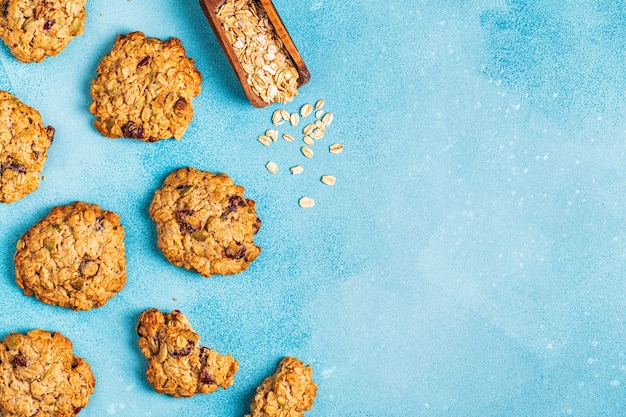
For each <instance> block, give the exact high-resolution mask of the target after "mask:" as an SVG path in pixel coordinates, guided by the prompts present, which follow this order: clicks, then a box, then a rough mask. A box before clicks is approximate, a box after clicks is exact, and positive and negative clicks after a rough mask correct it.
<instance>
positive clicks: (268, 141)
mask: <svg viewBox="0 0 626 417" xmlns="http://www.w3.org/2000/svg"><path fill="white" fill-rule="evenodd" d="M259 142H261V143H262V144H263V145H265V146H270V144H271V143H272V139H271V138H269V137H267V136H265V135H260V136H259Z"/></svg>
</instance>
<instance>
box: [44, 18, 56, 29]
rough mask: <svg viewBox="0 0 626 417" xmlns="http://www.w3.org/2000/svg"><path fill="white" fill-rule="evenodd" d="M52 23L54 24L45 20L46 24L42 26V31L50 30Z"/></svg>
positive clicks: (52, 21)
mask: <svg viewBox="0 0 626 417" xmlns="http://www.w3.org/2000/svg"><path fill="white" fill-rule="evenodd" d="M54 23H55V21H54V20H46V23H44V24H43V30H50V28H52V26H53V25H54Z"/></svg>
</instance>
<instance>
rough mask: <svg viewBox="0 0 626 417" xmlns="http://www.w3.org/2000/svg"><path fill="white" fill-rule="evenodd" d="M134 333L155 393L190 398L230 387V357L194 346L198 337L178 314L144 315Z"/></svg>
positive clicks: (153, 311) (232, 370) (232, 366)
mask: <svg viewBox="0 0 626 417" xmlns="http://www.w3.org/2000/svg"><path fill="white" fill-rule="evenodd" d="M137 333H138V334H139V348H140V349H141V352H142V353H143V354H144V355H145V356H146V358H147V359H148V360H150V364H149V365H148V370H147V372H146V377H147V379H148V382H149V383H150V384H152V386H153V387H154V389H155V390H156V391H157V392H158V393H161V394H169V395H171V396H173V397H191V396H193V395H196V394H197V393H201V394H207V393H209V392H213V391H215V390H217V388H218V387H222V388H224V389H226V388H228V387H229V386H231V385H232V384H233V381H234V380H235V373H236V372H237V368H238V366H239V364H238V362H237V361H236V360H235V359H233V357H232V356H231V355H230V354H228V355H226V356H222V355H220V354H219V353H217V352H216V351H214V350H212V349H209V348H208V347H206V346H200V345H198V342H199V341H200V335H199V334H198V333H196V332H195V331H194V330H193V328H192V327H191V325H190V324H189V320H188V319H187V317H185V316H184V315H183V314H182V313H181V312H180V311H178V310H174V311H172V313H171V314H165V313H162V312H160V311H158V310H157V309H155V308H153V309H150V310H146V311H144V312H143V313H141V315H140V316H139V322H138V324H137Z"/></svg>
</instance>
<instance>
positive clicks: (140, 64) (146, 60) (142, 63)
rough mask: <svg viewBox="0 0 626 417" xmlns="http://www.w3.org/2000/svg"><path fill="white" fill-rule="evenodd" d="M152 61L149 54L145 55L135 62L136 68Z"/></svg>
mask: <svg viewBox="0 0 626 417" xmlns="http://www.w3.org/2000/svg"><path fill="white" fill-rule="evenodd" d="M151 62H152V57H151V56H150V55H147V56H145V57H144V58H143V59H142V60H141V61H139V63H138V64H137V68H139V67H143V66H145V65H149V64H150V63H151Z"/></svg>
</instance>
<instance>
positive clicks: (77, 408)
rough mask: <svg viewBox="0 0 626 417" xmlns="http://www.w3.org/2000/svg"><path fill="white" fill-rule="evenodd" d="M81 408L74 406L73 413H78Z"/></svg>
mask: <svg viewBox="0 0 626 417" xmlns="http://www.w3.org/2000/svg"><path fill="white" fill-rule="evenodd" d="M82 409H83V407H76V408H75V409H74V415H77V414H78V413H80V410H82Z"/></svg>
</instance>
